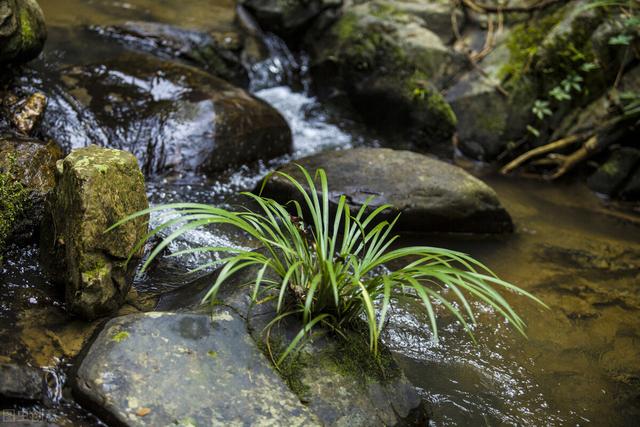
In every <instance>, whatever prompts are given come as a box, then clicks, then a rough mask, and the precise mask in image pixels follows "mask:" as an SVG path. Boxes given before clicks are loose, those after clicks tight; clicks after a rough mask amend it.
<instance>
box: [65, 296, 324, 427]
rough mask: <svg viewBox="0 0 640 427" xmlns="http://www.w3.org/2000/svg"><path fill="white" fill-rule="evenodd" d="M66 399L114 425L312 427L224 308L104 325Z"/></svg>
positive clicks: (310, 418)
mask: <svg viewBox="0 0 640 427" xmlns="http://www.w3.org/2000/svg"><path fill="white" fill-rule="evenodd" d="M74 393H75V395H76V396H77V398H78V399H79V400H81V401H82V402H83V403H85V404H88V405H89V406H90V407H92V408H93V409H94V410H95V411H97V412H98V413H99V414H101V415H102V416H104V417H105V419H107V420H108V421H111V422H114V423H117V424H121V425H129V426H146V425H149V426H155V425H173V424H177V425H198V426H199V425H214V426H222V425H291V426H303V425H319V423H318V420H317V418H315V417H314V416H313V415H312V414H311V413H310V412H309V410H308V409H307V408H305V407H304V406H303V405H302V404H301V403H300V402H299V401H298V399H297V398H296V396H295V395H294V394H293V393H291V392H290V391H289V390H288V389H287V387H286V385H285V384H284V383H283V382H282V380H281V379H280V378H279V377H278V375H277V373H276V372H275V370H274V369H273V368H272V366H271V365H270V364H269V363H268V361H267V359H266V357H265V356H264V355H263V354H262V353H261V352H260V351H259V350H258V348H257V347H256V345H255V343H254V342H253V340H252V339H251V336H250V335H249V333H248V332H247V329H246V325H245V322H244V321H243V319H242V318H241V317H240V316H238V314H236V313H234V312H233V311H232V310H230V309H228V308H220V309H217V310H216V311H215V312H214V314H213V315H211V314H209V313H202V314H197V313H163V312H150V313H145V314H137V315H129V316H123V317H119V318H116V319H113V320H111V321H109V323H107V325H106V326H105V328H104V330H103V331H102V332H101V333H100V334H99V336H98V337H97V339H96V341H95V342H94V344H93V345H92V346H91V348H90V349H89V351H88V352H87V354H86V356H85V357H84V359H83V360H82V362H81V364H80V366H79V369H78V372H77V378H76V380H75V384H74Z"/></svg>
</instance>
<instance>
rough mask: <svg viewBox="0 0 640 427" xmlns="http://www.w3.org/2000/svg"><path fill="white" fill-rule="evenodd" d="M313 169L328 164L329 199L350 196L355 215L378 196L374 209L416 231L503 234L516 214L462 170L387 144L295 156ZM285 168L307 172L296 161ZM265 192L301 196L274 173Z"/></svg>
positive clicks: (296, 173)
mask: <svg viewBox="0 0 640 427" xmlns="http://www.w3.org/2000/svg"><path fill="white" fill-rule="evenodd" d="M296 163H297V164H300V165H302V166H304V167H305V168H306V169H307V170H308V171H309V172H310V173H313V172H314V171H315V170H317V169H318V168H323V169H324V170H325V171H326V173H327V176H328V181H329V190H330V202H331V204H332V205H333V206H334V207H335V206H336V205H337V203H338V199H339V197H340V195H342V194H344V195H346V196H347V201H348V203H349V206H350V208H351V211H352V213H354V214H355V212H357V210H358V209H359V208H360V206H362V204H363V203H364V202H365V200H366V199H367V198H369V197H371V196H375V198H374V199H373V200H372V202H371V204H370V206H369V210H373V209H375V208H377V207H378V206H381V205H383V204H390V205H391V206H392V207H393V209H390V210H389V211H388V212H386V214H385V215H381V217H380V218H383V217H386V218H387V219H389V218H393V217H395V215H396V214H398V213H401V216H400V220H399V222H398V224H397V228H398V229H399V230H403V231H417V232H464V233H502V232H510V231H512V230H513V224H512V221H511V217H510V216H509V214H508V213H507V211H506V210H505V209H504V207H503V206H502V205H501V204H500V201H499V200H498V197H497V195H496V193H495V192H494V191H493V190H492V189H491V188H490V187H489V186H487V185H486V184H484V183H483V182H482V181H480V180H479V179H477V178H475V177H473V176H472V175H470V174H469V173H467V172H465V171H464V170H463V169H461V168H459V167H457V166H453V165H450V164H448V163H444V162H442V161H439V160H435V159H432V158H430V157H427V156H424V155H421V154H417V153H413V152H409V151H397V150H391V149H386V148H358V149H353V150H344V151H335V152H324V153H320V154H317V155H314V156H310V157H305V158H303V159H300V160H298V161H296ZM280 171H282V172H286V173H288V174H290V175H293V176H294V177H296V178H297V179H298V180H303V177H302V175H301V173H300V171H299V169H298V168H297V166H296V165H295V164H293V163H291V164H287V165H285V166H283V167H282V168H281V169H280ZM265 194H267V195H269V196H270V197H274V198H276V199H277V200H279V201H281V202H286V201H289V200H292V199H293V198H297V197H298V193H297V190H296V189H295V187H293V186H292V185H291V184H290V183H289V182H288V181H287V180H286V179H285V178H283V177H281V176H278V175H274V176H272V178H271V179H270V180H269V182H268V183H267V185H266V187H265Z"/></svg>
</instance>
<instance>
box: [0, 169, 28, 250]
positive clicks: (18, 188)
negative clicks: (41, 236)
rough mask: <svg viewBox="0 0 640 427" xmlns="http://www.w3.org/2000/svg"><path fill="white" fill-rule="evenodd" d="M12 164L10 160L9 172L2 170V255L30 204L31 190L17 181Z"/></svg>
mask: <svg viewBox="0 0 640 427" xmlns="http://www.w3.org/2000/svg"><path fill="white" fill-rule="evenodd" d="M11 164H13V161H12V160H11V159H10V160H9V167H7V168H6V169H7V170H5V171H3V170H2V169H0V253H1V252H2V251H3V250H4V247H5V245H6V244H7V239H8V238H9V237H10V236H11V233H12V232H13V229H14V227H15V225H16V223H17V221H18V220H19V219H20V218H21V217H22V215H23V214H24V212H25V210H26V209H27V206H28V202H29V190H28V189H27V188H25V187H24V186H23V185H22V184H21V183H20V182H19V181H18V180H16V179H15V177H14V175H13V173H12V171H11V170H10V169H11V166H10V165H11ZM1 260H2V258H1V257H0V261H1Z"/></svg>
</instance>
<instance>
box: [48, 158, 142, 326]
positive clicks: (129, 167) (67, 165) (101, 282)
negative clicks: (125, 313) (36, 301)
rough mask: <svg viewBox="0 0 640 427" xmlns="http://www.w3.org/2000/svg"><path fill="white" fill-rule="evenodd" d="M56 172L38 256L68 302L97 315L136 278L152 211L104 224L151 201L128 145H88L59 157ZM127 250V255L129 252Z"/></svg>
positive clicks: (106, 310)
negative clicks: (140, 244) (123, 147)
mask: <svg viewBox="0 0 640 427" xmlns="http://www.w3.org/2000/svg"><path fill="white" fill-rule="evenodd" d="M58 174H59V176H58V177H57V183H56V187H55V190H54V192H53V194H52V195H51V202H50V205H51V206H50V212H51V213H50V215H49V216H47V217H45V223H44V225H43V232H42V233H41V256H42V260H43V262H44V263H45V264H46V265H47V266H48V269H49V270H50V272H51V273H52V277H53V279H54V280H55V281H57V282H59V283H61V284H63V285H64V286H65V299H66V302H67V308H68V309H69V310H70V311H71V312H73V313H77V314H79V315H81V316H83V317H86V318H89V319H92V318H96V317H99V316H102V315H106V314H109V313H111V312H113V311H115V310H116V309H117V308H118V307H120V306H121V305H122V303H123V302H124V300H125V297H126V296H127V293H128V291H129V289H130V286H131V281H132V278H133V273H134V270H135V268H136V266H137V261H138V260H139V259H140V257H141V255H142V251H141V250H139V251H138V252H137V253H132V251H133V249H134V247H135V245H136V243H138V242H139V241H140V240H141V239H142V237H143V236H144V235H145V234H146V233H147V221H148V217H147V216H141V217H139V218H137V219H135V220H133V221H130V222H127V223H126V224H124V225H122V226H121V227H118V228H116V229H114V230H112V231H109V232H105V231H106V230H107V228H109V227H110V226H111V225H113V224H114V223H115V222H117V221H119V220H121V219H123V218H124V217H126V216H127V215H130V214H132V213H134V212H137V211H139V210H142V209H146V208H147V207H148V202H147V196H146V193H145V185H144V178H143V176H142V173H141V172H140V169H139V167H138V163H137V161H136V158H135V157H134V156H133V155H132V154H131V153H127V152H125V151H120V150H114V149H105V148H100V147H97V146H90V147H86V148H82V149H78V150H75V151H73V152H72V153H71V154H69V155H68V156H67V157H66V158H65V159H64V160H63V161H61V162H59V170H58ZM129 257H130V258H129Z"/></svg>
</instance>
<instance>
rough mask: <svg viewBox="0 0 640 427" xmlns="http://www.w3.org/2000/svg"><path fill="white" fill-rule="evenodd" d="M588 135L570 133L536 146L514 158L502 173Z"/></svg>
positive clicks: (505, 173)
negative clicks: (564, 136)
mask: <svg viewBox="0 0 640 427" xmlns="http://www.w3.org/2000/svg"><path fill="white" fill-rule="evenodd" d="M588 137H589V135H587V134H585V133H580V134H576V135H570V136H568V137H566V138H562V139H558V140H557V141H553V142H551V143H549V144H546V145H543V146H540V147H537V148H534V149H533V150H530V151H527V152H526V153H524V154H522V155H520V156H518V157H516V158H515V159H514V160H512V161H511V162H509V163H508V164H507V165H505V166H504V167H503V168H502V169H500V173H501V174H503V175H507V174H509V173H511V172H513V171H514V170H516V169H517V168H519V167H520V166H521V165H522V164H524V163H526V162H527V161H529V160H530V159H533V158H535V157H538V156H541V155H543V154H547V153H551V152H553V151H555V150H559V149H562V148H565V147H568V146H570V145H573V144H575V143H577V142H580V141H581V140H584V139H586V138H588Z"/></svg>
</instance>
